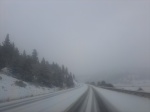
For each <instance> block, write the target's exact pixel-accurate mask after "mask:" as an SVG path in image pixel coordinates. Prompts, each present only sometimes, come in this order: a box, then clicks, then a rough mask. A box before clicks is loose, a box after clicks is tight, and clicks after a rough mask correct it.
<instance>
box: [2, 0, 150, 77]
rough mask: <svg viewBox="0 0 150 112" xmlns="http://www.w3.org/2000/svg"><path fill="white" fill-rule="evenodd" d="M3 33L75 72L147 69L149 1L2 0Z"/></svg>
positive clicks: (89, 73) (149, 54)
mask: <svg viewBox="0 0 150 112" xmlns="http://www.w3.org/2000/svg"><path fill="white" fill-rule="evenodd" d="M7 33H9V34H10V39H11V40H12V41H14V42H15V44H16V46H17V47H19V48H20V50H22V51H23V49H25V50H26V51H27V53H31V52H32V50H33V49H34V48H36V49H37V51H38V53H39V57H40V59H41V58H42V57H45V59H46V60H48V61H50V62H53V61H54V62H57V63H58V64H60V65H62V64H64V65H65V66H67V67H68V69H69V70H70V71H71V72H73V73H74V74H75V75H76V76H77V77H80V76H82V77H85V78H87V77H88V78H90V76H94V75H96V74H99V75H103V72H105V71H107V72H108V71H110V74H109V75H111V72H113V71H120V70H128V69H132V68H133V69H134V68H147V69H150V1H149V0H145V1H144V0H138V1H136V0H131V1H130V0H127V1H123V0H121V1H120V0H112V1H111V0H102V1H92V0H91V1H90V0H89V1H86V0H84V1H73V0H71V1H69V0H65V1H61V0H60V1H56V0H55V1H50V0H49V1H48V0H41V1H40V0H0V42H2V41H3V40H4V38H5V36H6V34H7Z"/></svg>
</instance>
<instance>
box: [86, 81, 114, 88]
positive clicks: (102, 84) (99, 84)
mask: <svg viewBox="0 0 150 112" xmlns="http://www.w3.org/2000/svg"><path fill="white" fill-rule="evenodd" d="M87 84H91V85H94V86H103V87H114V85H113V84H111V83H107V82H105V81H101V82H100V81H98V82H97V84H96V83H95V82H87Z"/></svg>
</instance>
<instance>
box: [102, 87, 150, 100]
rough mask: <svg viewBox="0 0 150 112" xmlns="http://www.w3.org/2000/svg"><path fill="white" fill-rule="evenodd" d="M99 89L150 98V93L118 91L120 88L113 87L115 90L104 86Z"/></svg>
mask: <svg viewBox="0 0 150 112" xmlns="http://www.w3.org/2000/svg"><path fill="white" fill-rule="evenodd" d="M99 87H100V88H103V89H109V90H112V91H118V92H123V93H128V94H133V95H137V96H142V97H147V98H150V93H148V92H143V91H132V90H126V89H118V88H115V87H113V88H112V87H104V86H99Z"/></svg>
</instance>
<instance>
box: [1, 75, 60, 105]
mask: <svg viewBox="0 0 150 112" xmlns="http://www.w3.org/2000/svg"><path fill="white" fill-rule="evenodd" d="M16 81H20V80H18V79H16V78H13V77H11V76H7V75H5V74H3V73H0V102H3V101H9V100H13V99H20V98H24V97H29V96H35V95H39V94H44V93H48V92H54V91H58V89H59V88H46V87H40V86H35V85H32V84H29V83H27V82H24V81H22V82H23V83H24V84H25V85H26V86H25V87H20V86H18V85H16V84H15V82H16Z"/></svg>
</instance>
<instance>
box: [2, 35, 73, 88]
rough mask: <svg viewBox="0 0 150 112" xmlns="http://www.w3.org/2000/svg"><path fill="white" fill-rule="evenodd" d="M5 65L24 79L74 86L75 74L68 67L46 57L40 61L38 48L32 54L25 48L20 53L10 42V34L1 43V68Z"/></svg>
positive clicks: (46, 83)
mask: <svg viewBox="0 0 150 112" xmlns="http://www.w3.org/2000/svg"><path fill="white" fill-rule="evenodd" d="M4 67H7V68H9V69H10V71H11V73H12V75H13V76H14V77H16V78H18V79H21V80H23V81H27V82H32V83H35V84H40V85H43V86H48V87H52V86H57V87H73V86H74V83H73V78H74V75H72V73H69V72H68V69H67V68H66V67H64V66H62V67H60V66H59V65H58V64H56V63H54V62H53V63H52V64H50V63H49V62H48V61H46V60H45V59H44V58H43V59H42V61H39V59H38V53H37V51H36V49H34V50H33V52H32V55H27V54H26V51H25V50H24V51H23V53H20V52H19V50H18V48H17V47H16V46H15V44H14V43H11V42H10V39H9V34H7V36H6V38H5V40H4V42H2V44H0V69H2V68H4Z"/></svg>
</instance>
